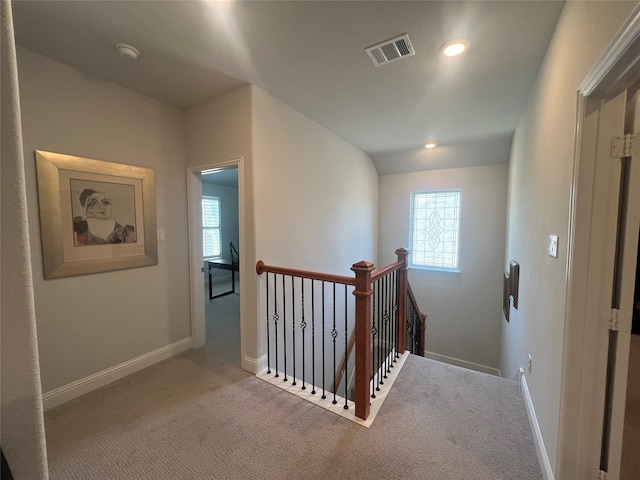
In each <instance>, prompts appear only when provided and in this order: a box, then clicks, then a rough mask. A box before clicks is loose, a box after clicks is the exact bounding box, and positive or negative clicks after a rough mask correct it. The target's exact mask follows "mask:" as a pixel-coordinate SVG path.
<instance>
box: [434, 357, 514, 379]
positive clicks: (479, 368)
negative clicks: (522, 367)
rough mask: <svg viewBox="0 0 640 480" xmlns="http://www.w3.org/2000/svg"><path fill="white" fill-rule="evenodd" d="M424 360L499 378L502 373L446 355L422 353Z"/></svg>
mask: <svg viewBox="0 0 640 480" xmlns="http://www.w3.org/2000/svg"><path fill="white" fill-rule="evenodd" d="M424 356H425V358H429V359H431V360H437V361H438V362H442V363H448V364H449V365H454V366H456V367H462V368H466V369H468V370H474V371H476V372H480V373H488V374H489V375H495V376H496V377H501V376H502V372H500V369H498V368H493V367H487V366H486V365H481V364H479V363H473V362H467V361H466V360H461V359H459V358H454V357H447V356H446V355H440V354H439V353H433V352H424Z"/></svg>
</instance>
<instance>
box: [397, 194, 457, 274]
mask: <svg viewBox="0 0 640 480" xmlns="http://www.w3.org/2000/svg"><path fill="white" fill-rule="evenodd" d="M450 193H457V197H458V198H457V205H456V206H455V211H456V212H455V214H454V217H453V218H449V219H448V220H449V222H454V225H453V236H454V238H453V240H450V241H449V243H453V245H452V247H453V248H454V251H453V252H449V253H450V254H452V255H453V256H454V261H453V262H452V263H451V264H450V265H448V266H441V265H435V264H433V263H427V262H426V261H425V262H422V263H416V262H415V260H416V255H414V253H415V252H416V251H417V250H419V249H418V245H417V240H416V235H415V233H416V232H415V230H416V228H417V226H416V219H415V218H414V216H415V214H416V211H415V202H416V196H417V195H426V194H435V195H438V194H450ZM461 203H462V190H461V189H449V190H423V191H419V192H411V203H410V205H411V206H410V212H409V215H410V219H409V249H410V251H411V253H410V255H409V268H412V269H417V270H429V271H434V272H446V273H460V218H461ZM456 214H457V215H456ZM426 220H427V221H428V220H429V219H428V218H427V219H426ZM443 221H444V219H443ZM423 233H424V235H425V236H426V233H427V232H426V228H425V229H424V232H423ZM443 235H444V232H443Z"/></svg>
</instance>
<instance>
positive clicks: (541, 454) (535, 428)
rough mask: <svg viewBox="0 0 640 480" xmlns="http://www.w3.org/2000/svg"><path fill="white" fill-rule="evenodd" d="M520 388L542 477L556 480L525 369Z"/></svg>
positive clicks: (521, 372) (547, 479)
mask: <svg viewBox="0 0 640 480" xmlns="http://www.w3.org/2000/svg"><path fill="white" fill-rule="evenodd" d="M520 388H521V389H522V396H523V397H524V405H525V407H526V408H527V417H529V425H531V433H532V434H533V443H535V445H536V452H537V454H538V461H539V462H540V469H541V470H542V477H543V478H544V480H554V478H553V470H552V469H551V463H550V462H549V457H548V455H547V449H546V448H544V440H543V438H542V432H541V431H540V425H538V417H536V411H535V409H534V408H533V401H532V400H531V394H530V393H529V387H528V386H527V379H526V378H525V376H524V369H523V368H521V369H520Z"/></svg>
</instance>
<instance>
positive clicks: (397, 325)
mask: <svg viewBox="0 0 640 480" xmlns="http://www.w3.org/2000/svg"><path fill="white" fill-rule="evenodd" d="M394 277H395V281H394V283H395V285H396V286H395V292H396V305H395V307H394V316H393V328H394V329H395V332H396V333H395V336H396V341H395V349H396V354H395V358H396V359H397V358H400V352H399V351H398V342H399V341H400V338H399V337H398V331H399V330H400V325H401V323H400V317H399V311H400V310H399V308H398V302H399V301H400V285H399V283H398V270H396V271H395V273H394Z"/></svg>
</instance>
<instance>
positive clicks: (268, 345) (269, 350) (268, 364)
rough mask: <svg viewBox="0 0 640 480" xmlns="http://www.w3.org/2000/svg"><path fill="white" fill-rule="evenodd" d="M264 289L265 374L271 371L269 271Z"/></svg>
mask: <svg viewBox="0 0 640 480" xmlns="http://www.w3.org/2000/svg"><path fill="white" fill-rule="evenodd" d="M265 282H266V284H265V290H266V295H265V296H266V297H267V374H270V373H271V348H270V344H269V273H268V272H267V278H266V279H265Z"/></svg>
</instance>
